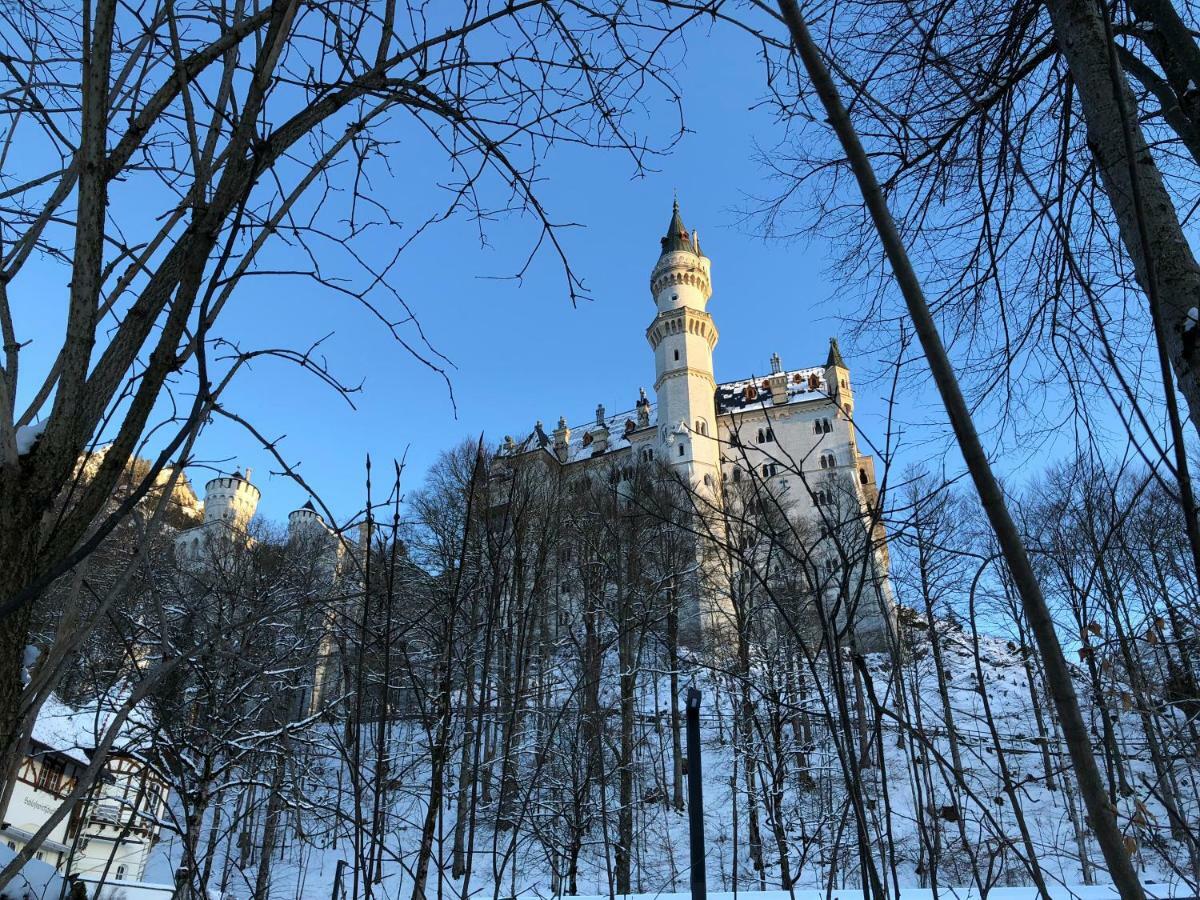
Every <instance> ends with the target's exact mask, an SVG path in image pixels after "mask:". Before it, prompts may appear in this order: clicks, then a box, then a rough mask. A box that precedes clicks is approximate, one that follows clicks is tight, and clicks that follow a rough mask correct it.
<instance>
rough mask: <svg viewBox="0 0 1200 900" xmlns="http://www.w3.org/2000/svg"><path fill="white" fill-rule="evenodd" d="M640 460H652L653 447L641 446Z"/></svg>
mask: <svg viewBox="0 0 1200 900" xmlns="http://www.w3.org/2000/svg"><path fill="white" fill-rule="evenodd" d="M642 462H654V448H653V447H643V448H642Z"/></svg>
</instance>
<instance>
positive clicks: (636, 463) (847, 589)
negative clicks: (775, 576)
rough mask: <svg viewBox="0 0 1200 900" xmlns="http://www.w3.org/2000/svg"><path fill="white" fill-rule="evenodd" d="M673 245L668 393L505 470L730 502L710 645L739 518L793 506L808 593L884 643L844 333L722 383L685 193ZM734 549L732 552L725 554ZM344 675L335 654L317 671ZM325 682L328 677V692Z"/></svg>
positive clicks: (719, 630)
mask: <svg viewBox="0 0 1200 900" xmlns="http://www.w3.org/2000/svg"><path fill="white" fill-rule="evenodd" d="M660 244H661V249H660V252H659V255H658V259H657V261H656V262H655V264H654V266H653V268H652V270H651V272H650V294H651V297H652V298H653V301H654V306H655V314H654V317H653V319H652V320H651V321H650V324H649V326H648V327H647V328H646V340H647V341H648V343H649V345H650V349H651V351H652V352H653V354H654V374H655V380H654V388H653V390H654V399H653V400H651V399H650V397H649V396H648V395H647V392H646V391H645V390H644V389H643V390H641V391H640V392H639V396H638V399H637V400H636V402H635V404H634V406H633V407H632V408H631V409H628V410H627V411H624V412H620V413H616V414H609V413H606V412H605V408H604V406H602V405H601V406H599V407H597V410H596V416H595V419H594V421H592V422H588V423H586V424H583V425H579V426H571V425H569V424H568V422H567V420H566V418H565V417H564V418H560V419H559V420H558V426H557V427H556V428H555V429H554V430H553V431H552V432H550V433H549V434H548V433H547V432H546V430H545V429H544V427H543V426H542V423H541V422H540V421H539V422H538V423H537V424H536V425H535V426H534V428H533V430H532V431H531V432H530V433H529V434H528V435H527V436H526V437H525V438H524V439H523V440H521V441H516V440H514V439H513V438H512V437H511V436H506V437H505V440H504V442H503V444H502V445H501V447H500V448H499V451H498V453H497V457H496V459H497V462H498V463H499V465H498V466H495V467H493V468H492V470H491V471H492V474H493V477H494V478H499V479H504V478H506V477H507V474H508V473H511V472H512V471H513V470H514V469H516V468H527V467H534V468H536V470H537V477H538V479H539V480H540V481H544V482H545V483H555V482H560V481H561V482H563V483H566V484H568V485H569V484H571V483H574V485H575V486H576V487H578V486H579V485H580V484H581V483H582V482H583V481H584V480H586V479H589V478H593V477H594V478H599V479H601V480H606V481H607V482H608V483H611V484H612V485H614V486H616V487H617V488H618V489H620V490H623V491H626V492H628V491H630V490H633V488H632V483H633V480H634V478H633V475H634V473H635V472H636V471H638V470H639V468H640V469H641V470H642V471H650V470H654V471H656V472H658V473H660V474H661V473H662V472H663V471H664V470H665V471H667V472H669V473H671V474H672V475H673V476H674V481H675V482H676V483H678V484H680V485H684V486H686V487H687V488H688V489H689V492H690V495H691V496H692V497H693V502H694V507H695V508H703V509H704V510H707V511H708V512H709V513H715V515H710V516H709V517H708V518H709V521H708V522H706V528H707V530H708V532H709V539H708V540H698V542H697V544H696V547H695V557H696V564H695V565H694V566H692V567H691V568H692V569H693V573H692V574H691V575H689V576H688V578H689V583H688V584H687V585H685V593H686V594H687V597H685V598H684V602H683V606H684V608H683V609H682V610H681V618H683V619H686V623H684V624H682V626H681V634H683V635H685V639H686V641H687V642H688V643H691V644H693V645H696V646H699V645H701V644H703V643H711V642H713V641H714V640H719V635H721V634H723V633H727V631H728V629H729V628H730V627H731V623H732V622H733V619H734V610H733V609H732V600H731V597H730V593H731V588H730V586H729V584H728V577H727V578H726V581H727V583H726V584H724V585H722V584H720V583H719V579H718V578H714V577H712V575H711V573H712V571H713V570H722V569H723V570H724V572H725V573H726V576H728V573H729V572H730V571H731V570H736V569H737V568H738V567H739V566H740V567H741V568H743V569H744V568H745V567H746V565H747V560H746V558H745V556H744V554H743V555H741V558H740V560H734V561H733V562H732V563H730V559H731V557H732V556H736V555H738V554H731V553H730V552H729V547H730V546H731V542H732V541H733V540H734V538H733V536H732V535H731V534H730V528H731V527H737V526H738V525H740V526H741V527H742V528H743V529H745V528H746V527H749V528H751V529H752V528H753V527H755V526H754V523H753V522H750V521H749V520H750V519H751V518H753V517H751V516H747V515H746V511H747V509H748V508H749V507H750V506H754V507H755V508H757V509H761V508H762V507H763V505H764V502H766V503H767V504H768V505H771V506H772V507H773V508H775V509H778V510H780V511H783V512H784V515H785V516H786V518H787V520H788V521H789V522H790V523H792V524H791V525H790V526H789V528H790V533H791V534H793V535H795V536H797V538H798V540H799V543H801V544H803V546H802V547H801V548H800V549H799V553H798V554H795V555H798V556H800V557H802V558H803V562H804V565H803V566H802V567H801V568H804V569H805V570H806V571H805V573H804V575H803V579H802V580H803V582H804V587H803V589H802V592H803V593H805V594H806V595H807V597H809V598H810V599H817V600H818V601H819V604H820V606H821V609H822V610H823V611H826V612H827V613H828V615H827V616H826V619H827V623H826V627H828V623H829V622H832V623H833V625H834V626H836V629H837V630H839V631H841V632H842V633H844V634H849V635H851V636H852V637H853V639H854V640H855V641H856V643H857V646H858V647H859V648H860V649H864V650H873V649H883V648H884V647H885V646H886V645H887V643H888V642H889V640H890V637H891V635H892V634H893V633H894V632H893V627H892V626H893V619H894V600H893V595H892V588H891V583H890V579H889V576H888V562H889V561H888V551H887V540H886V535H885V533H884V530H883V526H882V523H881V522H880V520H879V516H878V502H879V496H878V489H877V486H876V480H875V466H874V460H873V458H872V457H871V456H870V455H867V454H863V453H860V452H859V448H858V441H857V437H856V433H855V426H854V391H853V388H852V386H851V378H850V369H849V367H848V366H847V365H846V362H845V360H844V359H843V358H842V354H841V351H840V350H839V348H838V344H837V340H836V339H831V340H830V344H829V352H828V356H827V357H826V359H825V363H824V365H820V366H811V367H807V368H802V369H785V368H784V366H783V363H782V360H781V359H780V357H779V355H778V354H772V355H771V357H770V363H769V371H768V373H767V374H765V375H763V376H761V377H745V378H740V379H737V380H733V381H718V380H717V378H716V375H715V370H714V363H713V355H714V350H715V349H716V346H717V340H718V337H719V332H718V330H717V326H716V323H715V321H714V319H713V316H712V315H711V314H710V313H709V312H708V309H707V307H708V302H709V299H710V298H711V297H712V262H711V260H709V259H708V257H706V256H705V255H704V254H703V252H702V251H701V249H700V241H699V238H698V236H697V235H696V233H694V232H689V231H688V229H687V228H686V227H685V226H684V224H683V219H682V216H681V215H680V212H679V205H678V203H676V204H675V206H674V209H673V210H672V214H671V221H670V225H669V226H668V228H667V233H666V234H665V235H664V236H663V237H662V238H661V241H660ZM249 475H250V473H249V471H247V472H246V474H245V475H242V474H241V473H240V472H234V473H233V474H232V475H221V476H218V477H216V478H213V479H212V480H210V481H209V482H208V483H207V485H206V486H205V499H204V504H203V522H202V523H201V524H199V525H196V526H195V527H192V528H187V529H185V530H183V531H180V532H179V533H178V534H177V535H176V537H175V543H176V549H177V552H176V555H177V558H179V559H181V560H185V561H186V560H195V561H196V562H197V563H199V562H200V561H201V559H202V557H203V556H204V548H205V547H208V546H211V544H212V541H214V540H215V539H227V538H231V537H233V536H235V535H245V534H246V527H247V525H248V523H249V522H250V520H251V518H253V516H254V513H255V510H256V508H257V505H258V500H259V497H260V494H259V491H258V488H256V487H255V486H254V485H253V484H252V483H251V482H250V480H249ZM713 519H715V520H718V521H716V522H715V523H714V522H713V521H712V520H713ZM748 522H749V525H747V523H748ZM288 534H289V541H294V540H296V539H297V538H298V536H300V535H303V534H311V535H314V536H317V537H318V538H319V539H321V540H322V541H325V542H327V543H328V550H329V554H330V574H331V577H336V575H335V573H336V571H337V569H338V567H339V563H340V561H342V560H344V559H345V558H346V557H345V554H346V552H347V550H348V549H351V548H352V547H353V544H351V543H350V542H348V541H346V539H345V538H344V537H343V536H341V535H338V534H336V533H335V532H334V531H332V530H331V529H330V528H329V527H328V526H327V525H326V524H325V522H324V521H323V520H322V519H321V517H320V516H319V515H318V514H317V513H316V511H315V510H314V509H313V508H312V505H311V504H306V505H305V506H304V507H302V508H301V509H298V510H295V511H293V512H292V513H291V514H290V515H289V516H288ZM721 545H724V548H725V553H724V557H723V558H719V555H718V554H717V553H715V552H714V551H716V550H719V549H720V547H721ZM795 555H794V556H795ZM714 559H718V562H717V564H716V565H714V563H713V560H714ZM722 563H724V564H722ZM776 570H777V564H776ZM792 574H793V573H788V575H789V577H790V576H791V575H792ZM557 578H558V580H559V581H560V590H559V596H567V597H569V596H570V595H571V585H570V584H568V583H567V582H569V580H570V578H571V576H570V574H568V573H567V572H566V571H565V570H564V571H562V572H560V573H558V575H557ZM568 602H569V601H568ZM323 657H324V654H323ZM328 677H331V666H330V664H329V662H328V657H324V659H323V662H322V664H321V665H320V666H319V667H318V672H317V679H318V681H321V680H324V679H325V678H328ZM324 693H325V691H322V690H321V689H320V686H319V685H318V689H317V690H315V691H314V697H315V698H319V697H321V696H322V694H324Z"/></svg>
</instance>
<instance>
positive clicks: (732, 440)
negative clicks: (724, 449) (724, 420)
mask: <svg viewBox="0 0 1200 900" xmlns="http://www.w3.org/2000/svg"><path fill="white" fill-rule="evenodd" d="M729 446H730V447H740V446H742V439H741V438H740V437H738V434H737V432H736V431H731V432H729Z"/></svg>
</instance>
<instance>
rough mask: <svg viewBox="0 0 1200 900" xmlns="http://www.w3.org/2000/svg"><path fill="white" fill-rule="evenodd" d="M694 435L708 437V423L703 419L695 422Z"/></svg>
mask: <svg viewBox="0 0 1200 900" xmlns="http://www.w3.org/2000/svg"><path fill="white" fill-rule="evenodd" d="M696 434H701V435H705V436H707V435H708V423H707V422H705V421H704V420H703V419H697V420H696Z"/></svg>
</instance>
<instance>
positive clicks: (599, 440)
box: [592, 404, 608, 456]
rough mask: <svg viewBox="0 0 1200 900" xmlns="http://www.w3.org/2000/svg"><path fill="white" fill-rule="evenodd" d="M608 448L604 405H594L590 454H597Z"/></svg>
mask: <svg viewBox="0 0 1200 900" xmlns="http://www.w3.org/2000/svg"><path fill="white" fill-rule="evenodd" d="M607 449H608V425H607V424H606V423H605V421H604V406H603V405H602V404H597V406H596V428H595V429H594V430H593V431H592V456H599V455H600V454H601V453H603V452H604V451H605V450H607Z"/></svg>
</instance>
